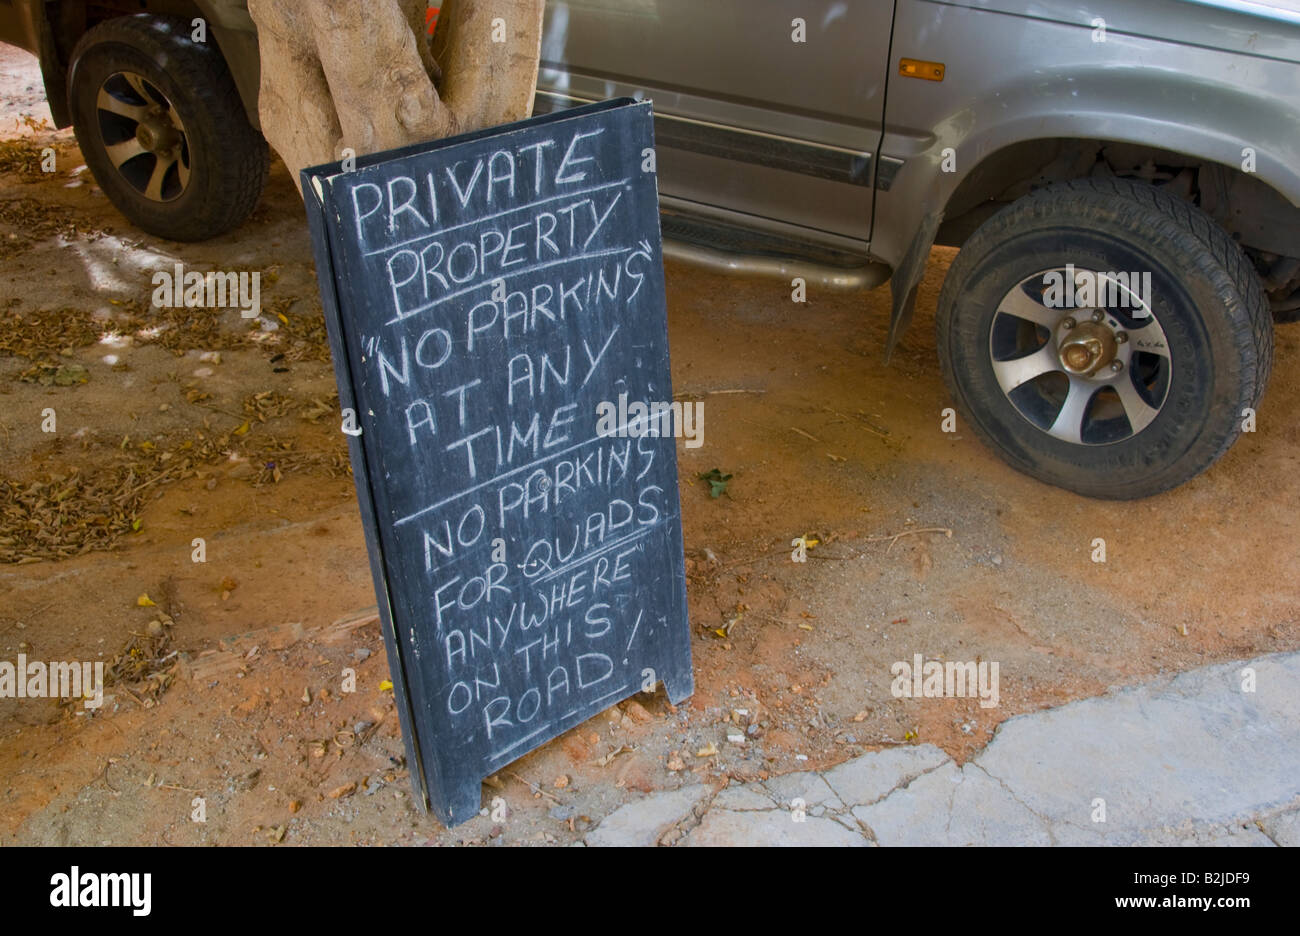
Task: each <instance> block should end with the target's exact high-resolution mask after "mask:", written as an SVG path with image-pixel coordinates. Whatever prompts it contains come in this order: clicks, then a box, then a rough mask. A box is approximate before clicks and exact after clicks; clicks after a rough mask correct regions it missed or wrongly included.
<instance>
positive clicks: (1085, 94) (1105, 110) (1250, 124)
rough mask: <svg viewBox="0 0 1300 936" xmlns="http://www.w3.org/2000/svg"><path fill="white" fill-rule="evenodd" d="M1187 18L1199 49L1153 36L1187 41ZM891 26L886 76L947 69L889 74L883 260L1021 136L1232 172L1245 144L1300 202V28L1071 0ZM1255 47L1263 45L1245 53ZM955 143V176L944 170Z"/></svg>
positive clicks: (932, 15) (927, 5)
mask: <svg viewBox="0 0 1300 936" xmlns="http://www.w3.org/2000/svg"><path fill="white" fill-rule="evenodd" d="M1009 10H1019V11H1022V12H1014V13H1013V12H1008V11H1009ZM1025 10H1028V11H1029V12H1028V13H1026V12H1023V11H1025ZM1189 14H1191V15H1195V16H1197V17H1198V19H1197V22H1196V26H1197V29H1196V30H1195V34H1196V35H1198V36H1199V41H1198V42H1197V43H1195V44H1192V43H1184V42H1176V41H1173V40H1170V39H1167V38H1160V37H1159V36H1158V33H1159V32H1169V33H1173V34H1175V35H1179V36H1189V27H1188V26H1187V25H1186V18H1187V17H1188V16H1189ZM1098 17H1100V18H1102V19H1104V20H1105V23H1106V31H1105V40H1104V41H1100V42H1098V41H1094V35H1095V34H1096V30H1097V27H1096V26H1094V25H1093V22H1094V20H1095V19H1097V18H1098ZM1180 17H1181V18H1180ZM1252 25H1254V26H1258V27H1259V31H1258V33H1251V32H1250V31H1249V30H1250V27H1251V26H1252ZM894 34H895V41H894V50H893V54H894V59H895V66H894V68H893V69H892V70H891V71H892V72H893V73H895V74H896V71H897V60H898V59H899V58H901V57H905V56H906V57H914V58H924V59H931V60H937V61H942V62H944V63H945V66H946V74H945V79H944V81H943V82H930V81H917V80H909V79H905V78H893V79H891V85H890V89H889V96H888V105H887V110H886V127H887V132H886V134H885V138H884V141H883V143H882V145H881V152H882V154H883V156H884V157H886V158H888V157H893V158H897V159H901V160H902V161H903V166H902V168H900V169H899V171H898V173H897V176H896V177H895V179H894V181H893V184H892V185H891V186H890V190H889V191H888V192H882V193H879V194H878V196H877V205H876V220H875V225H874V231H873V238H872V252H873V254H875V255H876V256H879V257H881V258H882V259H884V260H885V261H886V262H889V263H891V264H893V263H895V262H896V261H897V260H898V259H899V258H901V257H902V255H903V254H904V253H905V251H906V250H907V247H908V246H909V244H910V243H911V239H912V236H913V233H914V232H915V231H916V230H917V229H918V227H920V225H921V221H922V219H923V218H925V217H926V216H927V215H929V214H933V213H935V212H942V211H943V210H944V208H945V206H946V205H947V203H948V199H949V197H950V196H951V195H952V193H953V192H954V191H955V190H956V188H957V186H958V185H959V184H960V183H961V182H962V180H963V179H964V178H965V177H966V175H967V173H969V172H970V171H971V170H973V169H974V168H975V167H976V166H978V165H979V164H980V163H981V162H982V161H983V160H984V159H986V158H987V157H988V156H990V155H992V154H993V153H995V152H997V151H999V150H1001V149H1003V148H1005V147H1007V146H1010V145H1012V144H1015V143H1021V142H1024V141H1028V140H1043V139H1052V138H1060V137H1075V138H1081V139H1094V140H1105V141H1114V142H1129V143H1140V144H1146V145H1150V146H1158V147H1161V148H1163V149H1168V150H1173V151H1177V152H1180V153H1183V154H1186V155H1188V156H1194V157H1197V158H1200V159H1203V160H1207V161H1210V162H1216V163H1221V164H1223V165H1226V166H1232V167H1235V166H1239V165H1241V164H1242V162H1243V158H1244V153H1243V150H1245V149H1246V148H1247V147H1249V148H1250V149H1251V150H1253V151H1254V156H1255V165H1256V170H1255V171H1256V174H1257V175H1258V177H1259V178H1260V179H1262V180H1263V181H1265V182H1267V183H1268V184H1269V185H1271V186H1272V187H1273V188H1274V189H1276V190H1277V191H1278V192H1279V193H1281V194H1282V195H1283V196H1284V197H1285V198H1286V199H1287V200H1288V201H1289V202H1290V203H1291V204H1293V205H1297V206H1300V134H1297V133H1296V130H1295V128H1296V127H1297V126H1300V68H1297V67H1296V65H1295V64H1294V59H1296V58H1300V24H1296V23H1291V22H1289V21H1287V20H1286V19H1271V18H1269V19H1264V20H1262V22H1261V21H1260V19H1259V18H1257V17H1252V16H1248V15H1247V14H1244V13H1241V12H1239V11H1237V10H1224V9H1219V8H1217V7H1214V6H1210V5H1207V4H1202V3H1190V2H1188V0H1151V2H1149V3H1145V4H1141V5H1138V4H1129V3H1117V2H1109V0H1105V2H1097V3H1095V4H1092V5H1090V6H1089V8H1088V10H1087V12H1086V13H1084V12H1083V11H1081V10H1080V9H1079V8H1078V7H1077V6H1075V5H1073V4H1069V3H1064V2H1053V3H1041V2H1040V3H1029V4H1025V3H1017V4H1013V3H1010V2H1007V0H1000V2H993V3H981V4H958V3H949V2H938V0H900V3H899V4H898V17H897V21H896V23H895V29H894ZM971 36H979V37H980V39H979V41H978V42H971V41H970V37H971ZM1252 36H1254V38H1252ZM1215 46H1225V47H1227V49H1232V50H1234V51H1227V50H1226V49H1225V48H1218V47H1215ZM1255 48H1259V49H1263V50H1266V51H1267V53H1268V54H1261V53H1258V52H1254V51H1245V50H1248V49H1255ZM990 61H995V62H999V63H1001V64H1000V67H999V68H997V69H991V68H989V65H988V63H989V62H990ZM950 80H951V81H952V82H953V87H950V88H945V85H948V84H949V81H950ZM949 147H950V148H952V150H953V151H954V153H953V154H954V160H953V161H954V163H955V170H954V171H952V172H944V171H942V163H943V156H944V150H945V149H946V148H949ZM1298 247H1300V245H1298Z"/></svg>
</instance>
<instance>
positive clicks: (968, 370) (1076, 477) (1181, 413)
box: [936, 178, 1273, 500]
mask: <svg viewBox="0 0 1300 936" xmlns="http://www.w3.org/2000/svg"><path fill="white" fill-rule="evenodd" d="M1067 263H1073V264H1074V265H1075V266H1076V268H1085V269H1087V268H1091V269H1093V270H1101V271H1144V270H1145V271H1150V273H1151V277H1152V288H1151V294H1152V300H1151V303H1150V305H1151V310H1150V311H1151V312H1152V313H1153V314H1154V316H1155V319H1156V321H1157V322H1158V323H1159V325H1160V327H1161V328H1162V329H1163V333H1164V334H1163V336H1162V337H1163V338H1166V339H1167V357H1166V360H1167V361H1168V362H1170V363H1169V367H1170V374H1171V376H1170V377H1169V378H1168V382H1167V384H1166V387H1167V393H1166V395H1165V396H1164V397H1163V405H1162V406H1161V407H1160V408H1159V412H1158V413H1157V414H1156V415H1155V416H1154V418H1153V419H1151V421H1150V422H1149V423H1148V424H1146V425H1145V426H1144V427H1143V428H1141V429H1140V430H1139V431H1135V432H1133V433H1132V434H1131V435H1129V436H1128V437H1127V438H1123V439H1121V440H1119V441H1114V442H1109V443H1107V444H1082V443H1079V442H1072V441H1067V440H1065V439H1062V438H1059V437H1057V436H1055V435H1051V434H1049V433H1048V431H1045V430H1044V429H1043V428H1040V426H1039V425H1035V424H1034V423H1033V422H1031V421H1030V419H1029V418H1028V417H1027V416H1026V415H1024V413H1023V411H1022V410H1021V409H1018V408H1017V405H1016V404H1013V402H1012V394H1010V393H1008V392H1004V390H1003V387H1002V385H1001V384H1000V383H999V380H998V377H997V374H995V371H994V367H995V361H994V357H995V354H994V351H993V346H994V345H993V337H992V335H993V332H992V331H991V329H992V328H993V325H994V318H995V316H997V315H998V314H999V313H998V311H997V309H998V306H999V303H1001V302H1003V301H1004V297H1007V296H1008V293H1009V291H1010V290H1011V289H1012V288H1013V287H1015V286H1016V284H1018V283H1021V282H1022V281H1024V280H1025V279H1026V278H1027V277H1031V276H1033V275H1035V274H1036V273H1037V272H1038V271H1042V270H1046V269H1052V268H1056V267H1063V266H1065V264H1067ZM1146 321H1149V318H1148V319H1146ZM1060 327H1062V328H1066V329H1068V328H1070V327H1071V323H1066V324H1064V325H1062V326H1060ZM936 329H937V338H938V350H939V360H940V364H941V367H942V370H943V376H944V380H945V382H946V383H947V385H948V389H949V391H950V392H951V393H952V396H953V398H954V400H955V401H956V404H957V409H958V411H959V412H960V414H961V416H962V418H963V419H964V420H965V421H966V422H967V423H968V424H969V425H970V426H971V428H972V429H973V430H974V432H975V433H976V434H977V435H978V436H979V437H980V438H981V439H982V440H983V441H984V442H985V443H986V444H987V445H989V447H991V448H992V449H993V450H994V451H996V452H997V453H998V454H999V455H1000V456H1001V457H1002V458H1003V459H1005V460H1006V461H1007V462H1009V463H1010V464H1011V465H1012V466H1013V467H1015V468H1017V469H1019V470H1020V471H1023V472H1024V473H1026V474H1028V475H1031V476H1033V477H1035V478H1038V479H1040V480H1042V481H1045V482H1047V483H1049V484H1053V485H1057V486H1059V487H1063V488H1067V489H1069V490H1072V491H1075V492H1077V493H1079V494H1083V495H1086V496H1089V497H1097V498H1106V499H1116V500H1127V499H1133V498H1140V497H1147V496H1149V495H1152V494H1157V493H1159V492H1161V491H1166V490H1168V489H1170V488H1173V487H1175V486H1177V485H1179V484H1182V483H1183V482H1184V481H1187V480H1189V479H1190V478H1192V477H1195V476H1196V475H1198V474H1200V473H1201V472H1203V471H1205V470H1206V469H1207V468H1209V467H1210V466H1211V465H1213V464H1214V462H1215V461H1216V460H1218V459H1219V457H1220V456H1222V455H1223V454H1224V452H1226V451H1227V450H1228V448H1229V447H1230V446H1231V445H1232V443H1233V442H1234V441H1235V440H1236V438H1237V436H1238V435H1239V434H1240V432H1241V430H1242V426H1243V420H1244V418H1245V414H1244V412H1243V411H1244V410H1246V409H1247V408H1250V409H1254V408H1256V407H1257V405H1258V403H1259V400H1260V397H1261V396H1262V394H1263V392H1264V387H1265V384H1266V383H1267V381H1268V376H1269V371H1270V369H1271V367H1272V361H1273V321H1272V317H1271V315H1270V313H1269V307H1268V302H1267V301H1266V298H1265V295H1264V292H1263V289H1262V286H1261V284H1260V282H1259V277H1258V276H1257V274H1256V273H1255V271H1254V269H1253V267H1252V266H1251V264H1250V263H1249V261H1248V260H1247V258H1246V256H1245V255H1244V254H1243V253H1242V251H1241V249H1240V248H1239V247H1238V245H1237V244H1236V243H1235V242H1234V241H1233V240H1232V238H1231V237H1229V236H1228V234H1227V233H1226V232H1225V231H1224V230H1223V229H1221V228H1220V227H1219V226H1218V225H1216V224H1215V223H1214V221H1212V220H1211V219H1210V218H1209V216H1207V215H1206V214H1205V213H1204V212H1202V211H1201V210H1199V209H1198V208H1196V207H1195V206H1194V205H1191V204H1189V203H1187V202H1186V201H1183V200H1182V199H1179V198H1177V197H1175V196H1173V195H1171V194H1169V193H1167V192H1163V191H1161V190H1160V189H1158V188H1155V187H1154V186H1151V185H1146V184H1142V183H1138V182H1133V181H1129V180H1124V179H1115V178H1090V179H1079V180H1075V181H1071V182H1065V183H1060V184H1055V185H1051V186H1047V187H1044V188H1042V189H1040V190H1038V191H1036V192H1034V193H1032V194H1030V195H1027V196H1025V197H1024V198H1021V199H1020V200H1018V201H1016V202H1014V203H1013V204H1011V205H1009V206H1007V207H1006V208H1004V209H1003V210H1002V211H1000V212H998V213H997V214H996V215H994V216H993V217H992V218H990V219H989V220H988V221H987V222H985V223H984V225H982V226H981V227H980V228H979V229H978V230H977V231H976V232H975V233H974V234H973V235H972V236H971V237H970V239H969V240H968V241H967V242H966V243H965V244H964V245H963V246H962V249H961V252H960V253H959V254H958V256H957V258H956V260H955V261H954V262H953V264H952V267H951V268H950V270H949V272H948V276H947V279H946V281H945V282H944V285H943V290H942V292H941V294H940V297H939V305H938V311H937V315H936ZM1051 333H1052V331H1051V329H1050V328H1047V327H1044V328H1042V330H1041V331H1040V332H1039V334H1040V335H1042V334H1051ZM1122 337H1123V336H1122ZM1039 340H1041V338H1040V339H1039ZM1132 353H1133V354H1134V355H1136V354H1137V349H1136V347H1134V348H1133V349H1132ZM1134 360H1135V361H1136V360H1137V358H1136V357H1135V358H1134ZM1004 373H1005V372H1004ZM1062 379H1068V375H1065V374H1064V372H1062ZM1004 380H1005V378H1004ZM1064 408H1065V407H1064V404H1062V410H1064ZM1085 419H1086V417H1085Z"/></svg>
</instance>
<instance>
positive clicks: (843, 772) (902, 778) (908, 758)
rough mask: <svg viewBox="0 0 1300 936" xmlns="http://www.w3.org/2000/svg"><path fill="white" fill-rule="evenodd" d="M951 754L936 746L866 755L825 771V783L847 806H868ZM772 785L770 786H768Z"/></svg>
mask: <svg viewBox="0 0 1300 936" xmlns="http://www.w3.org/2000/svg"><path fill="white" fill-rule="evenodd" d="M946 760H948V755H947V754H945V753H944V752H943V751H941V750H940V749H939V748H937V747H935V746H934V745H933V744H918V745H916V746H915V747H902V748H890V749H888V750H884V751H878V752H876V753H873V754H863V755H862V756H861V757H855V758H854V759H853V760H851V761H848V762H846V763H843V764H840V765H839V766H838V767H832V768H831V769H830V770H828V771H826V773H825V778H826V782H827V783H828V784H829V785H830V787H831V789H832V790H834V791H835V792H836V793H837V794H838V795H839V797H840V799H841V800H843V801H844V802H845V803H848V804H849V805H850V806H865V805H867V804H869V803H874V802H875V801H876V800H878V799H880V798H881V797H882V796H884V795H885V794H886V793H889V792H890V791H891V790H894V789H896V788H897V787H900V786H903V785H904V784H907V783H910V782H911V781H912V780H914V779H916V778H917V777H919V776H920V775H921V774H923V773H925V772H926V771H927V770H933V769H934V768H936V767H938V766H939V765H940V764H942V763H943V762H944V761H946ZM768 785H769V786H771V784H770V783H769V784H768Z"/></svg>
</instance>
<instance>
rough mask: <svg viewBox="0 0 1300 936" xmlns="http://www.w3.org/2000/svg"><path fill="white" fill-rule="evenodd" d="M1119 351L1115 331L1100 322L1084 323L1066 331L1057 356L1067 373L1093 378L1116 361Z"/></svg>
mask: <svg viewBox="0 0 1300 936" xmlns="http://www.w3.org/2000/svg"><path fill="white" fill-rule="evenodd" d="M1118 349H1119V342H1117V341H1116V340H1115V331H1114V330H1113V329H1111V328H1110V327H1108V326H1106V325H1104V324H1100V323H1098V322H1084V323H1083V324H1082V325H1076V326H1075V327H1074V328H1072V329H1067V330H1066V335H1065V338H1064V340H1062V341H1061V344H1060V347H1059V348H1058V349H1057V354H1058V355H1059V357H1060V360H1061V367H1063V368H1064V369H1065V370H1066V372H1067V373H1071V374H1079V375H1080V376H1087V377H1091V376H1092V375H1093V374H1096V373H1097V372H1098V371H1100V370H1101V369H1102V368H1104V367H1106V366H1107V365H1109V364H1110V363H1111V362H1112V361H1114V360H1115V352H1116V351H1117V350H1118Z"/></svg>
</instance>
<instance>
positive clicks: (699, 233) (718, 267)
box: [660, 211, 890, 292]
mask: <svg viewBox="0 0 1300 936" xmlns="http://www.w3.org/2000/svg"><path fill="white" fill-rule="evenodd" d="M660 224H661V227H662V230H663V237H664V256H665V257H668V258H670V259H673V260H680V261H682V262H683V263H690V264H692V265H695V266H701V267H704V268H706V269H709V270H712V271H714V272H717V273H739V274H741V275H747V276H769V277H773V278H777V279H782V280H785V281H786V282H789V281H790V280H791V279H793V278H794V277H796V276H799V277H803V279H804V280H806V281H807V282H809V283H811V284H815V285H817V286H820V287H822V288H823V289H831V290H836V291H843V292H851V291H854V290H859V289H874V288H875V287H877V286H879V285H880V284H881V283H883V282H885V281H886V280H887V279H889V274H890V269H889V267H888V266H887V265H886V264H884V263H881V262H879V261H877V260H872V259H871V258H870V257H868V256H866V255H865V254H855V253H849V252H847V251H842V250H836V249H835V248H833V247H825V246H822V245H820V244H815V243H811V242H809V241H802V240H795V239H794V238H785V237H781V236H780V235H776V234H771V233H768V232H766V231H755V230H750V229H747V228H742V227H738V226H735V225H730V224H725V223H723V222H719V221H714V220H711V219H707V218H700V217H696V216H692V215H685V214H679V213H677V212H671V211H665V212H663V213H662V214H661V215H660Z"/></svg>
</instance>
